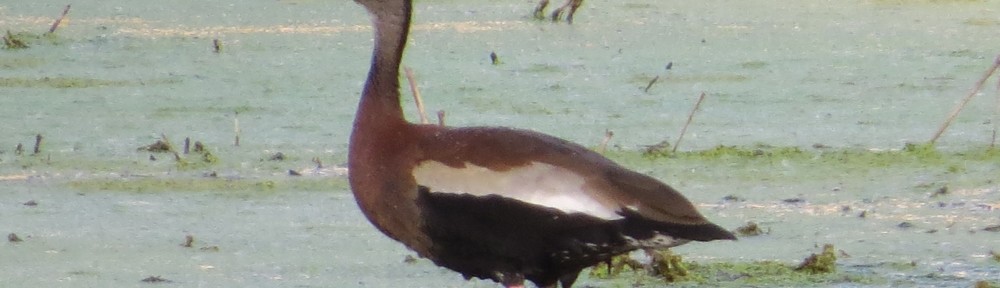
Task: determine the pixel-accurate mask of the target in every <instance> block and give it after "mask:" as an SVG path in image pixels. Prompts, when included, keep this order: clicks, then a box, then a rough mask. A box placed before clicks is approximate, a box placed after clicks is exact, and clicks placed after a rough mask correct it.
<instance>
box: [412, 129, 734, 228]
mask: <svg viewBox="0 0 1000 288" xmlns="http://www.w3.org/2000/svg"><path fill="white" fill-rule="evenodd" d="M428 129H433V130H435V133H425V134H426V135H430V136H428V138H426V139H424V140H423V142H422V143H421V144H422V145H421V147H424V148H423V149H422V150H424V151H422V156H423V157H421V159H420V160H418V161H417V163H415V166H414V168H413V175H414V178H415V180H416V182H417V183H418V184H419V185H422V186H426V187H428V189H429V190H430V191H432V192H433V193H454V194H469V195H476V196H489V195H498V196H501V197H507V198H512V199H516V200H519V201H522V202H525V203H529V204H534V205H539V206H544V207H549V208H554V209H558V210H560V211H563V212H565V213H567V214H571V213H583V214H587V215H590V216H593V217H597V218H600V219H605V220H615V219H622V218H625V217H626V216H641V217H643V218H646V219H648V220H652V221H656V222H662V223H665V224H671V225H691V226H702V225H710V226H713V227H714V228H713V229H715V228H718V226H715V225H714V224H711V222H709V221H708V220H707V219H705V217H703V216H702V215H701V214H700V213H698V211H697V210H696V209H695V207H694V205H692V204H691V202H690V201H688V200H687V199H686V198H685V197H684V196H683V195H681V194H680V193H679V192H677V191H676V190H674V189H673V188H671V187H670V186H668V185H666V184H664V183H663V182H660V181H659V180H656V179H655V178H652V177H649V176H646V175H644V174H641V173H638V172H635V171H632V170H629V169H626V168H624V167H621V166H620V165H618V164H616V163H614V162H612V161H610V160H608V159H607V158H605V157H603V156H601V155H600V154H597V153H595V152H593V151H591V150H589V149H587V148H585V147H582V146H580V145H577V144H574V143H571V142H568V141H565V140H561V139H558V138H555V137H552V136H548V135H545V134H541V133H537V132H532V131H526V130H517V129H508V128H475V127H473V128H456V129H450V128H444V129H442V128H428ZM716 230H721V228H718V229H716ZM711 234H712V235H711V236H712V237H716V238H713V239H731V238H732V235H731V234H728V232H725V231H724V230H722V231H718V232H717V233H711ZM692 240H702V239H692ZM708 240H711V239H708Z"/></svg>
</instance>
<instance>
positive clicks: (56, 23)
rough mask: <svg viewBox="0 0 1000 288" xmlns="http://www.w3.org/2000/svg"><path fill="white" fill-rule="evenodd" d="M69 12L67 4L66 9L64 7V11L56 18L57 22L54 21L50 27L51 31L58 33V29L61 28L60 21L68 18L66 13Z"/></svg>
mask: <svg viewBox="0 0 1000 288" xmlns="http://www.w3.org/2000/svg"><path fill="white" fill-rule="evenodd" d="M68 13H69V5H68V4H67V5H66V9H63V13H62V15H61V16H59V18H56V22H52V27H49V33H50V34H51V33H56V29H58V28H59V23H62V21H63V18H66V14H68Z"/></svg>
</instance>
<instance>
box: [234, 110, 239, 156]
mask: <svg viewBox="0 0 1000 288" xmlns="http://www.w3.org/2000/svg"><path fill="white" fill-rule="evenodd" d="M233 132H235V133H236V140H234V141H233V145H234V146H236V147H240V112H239V111H236V112H235V113H234V115H233Z"/></svg>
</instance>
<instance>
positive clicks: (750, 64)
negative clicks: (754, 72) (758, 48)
mask: <svg viewBox="0 0 1000 288" xmlns="http://www.w3.org/2000/svg"><path fill="white" fill-rule="evenodd" d="M740 67H741V68H743V69H761V68H764V67H767V62H764V61H747V62H743V63H740Z"/></svg>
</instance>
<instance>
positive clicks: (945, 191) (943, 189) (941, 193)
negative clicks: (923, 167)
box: [931, 186, 948, 198]
mask: <svg viewBox="0 0 1000 288" xmlns="http://www.w3.org/2000/svg"><path fill="white" fill-rule="evenodd" d="M944 195H948V186H941V188H938V189H937V190H936V191H934V193H931V198H934V197H938V196H944Z"/></svg>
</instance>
